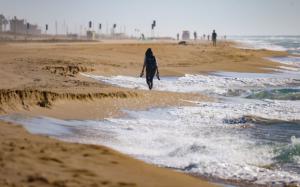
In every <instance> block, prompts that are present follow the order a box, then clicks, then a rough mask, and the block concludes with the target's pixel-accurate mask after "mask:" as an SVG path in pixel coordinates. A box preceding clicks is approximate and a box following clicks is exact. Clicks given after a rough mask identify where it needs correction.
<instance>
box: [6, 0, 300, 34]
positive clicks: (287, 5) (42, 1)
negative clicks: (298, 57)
mask: <svg viewBox="0 0 300 187" xmlns="http://www.w3.org/2000/svg"><path fill="white" fill-rule="evenodd" d="M1 13H2V14H4V15H5V16H8V17H12V16H14V15H16V16H17V17H19V18H25V19H27V20H28V21H29V22H32V23H36V24H39V25H44V24H46V23H48V24H49V27H50V32H52V33H53V32H54V25H55V21H56V20H57V22H58V26H59V32H63V31H64V30H65V29H64V28H63V23H64V22H65V23H66V24H67V25H68V30H69V31H70V32H80V25H82V27H83V28H84V27H87V26H88V21H89V20H91V21H93V22H94V23H96V24H97V25H98V23H102V24H103V27H104V28H103V32H106V25H108V26H109V27H112V24H113V23H116V24H117V25H118V29H120V28H122V29H123V30H124V26H125V25H126V31H127V32H128V33H130V34H134V33H135V32H134V29H135V28H138V29H140V30H141V32H144V33H145V34H147V35H149V33H150V29H151V23H152V20H154V19H155V20H157V27H156V33H157V34H159V35H160V36H165V35H169V36H173V37H175V35H176V33H178V32H181V31H182V30H190V31H191V32H193V31H197V32H198V33H199V34H200V33H201V34H203V33H211V31H212V30H213V29H216V30H217V32H218V33H219V34H227V35H300V21H299V20H300V0H0V14H1ZM120 26H122V27H120ZM42 28H43V29H44V26H43V27H42Z"/></svg>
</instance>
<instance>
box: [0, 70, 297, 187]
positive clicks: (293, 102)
mask: <svg viewBox="0 0 300 187" xmlns="http://www.w3.org/2000/svg"><path fill="white" fill-rule="evenodd" d="M86 76H89V77H92V78H95V79H96V80H100V81H104V82H107V83H110V84H114V85H118V86H123V87H127V88H134V89H147V88H146V85H145V83H144V79H140V78H135V77H126V76H116V77H103V76H95V75H86ZM299 83H300V82H299V80H298V79H297V77H291V76H289V74H285V73H282V72H281V73H278V74H249V73H230V72H227V73H225V72H216V73H214V74H212V75H187V76H185V77H179V78H174V77H173V78H167V79H162V81H159V82H158V81H155V83H154V86H155V88H154V89H156V90H167V91H174V92H197V93H202V94H208V95H214V96H215V97H217V98H218V101H217V102H197V101H191V102H194V103H195V104H196V105H195V106H189V107H171V108H156V109H151V110H147V111H125V112H126V113H127V116H126V117H123V118H108V119H105V120H102V121H93V120H90V121H75V120H69V121H65V120H57V119H52V118H45V117H38V118H27V117H26V116H2V117H1V119H3V120H7V121H12V122H17V123H20V124H23V125H25V127H26V128H27V129H28V130H29V131H30V132H32V133H37V134H44V135H50V136H54V137H56V138H59V139H62V140H65V141H72V142H80V143H91V144H104V145H106V146H109V147H112V148H114V149H116V150H119V151H121V152H123V153H126V154H129V155H132V156H134V157H136V158H139V159H142V160H144V161H146V162H149V163H154V164H157V165H160V166H163V167H170V168H175V169H179V170H182V171H184V172H188V173H194V174H195V173H196V174H199V175H201V176H206V177H208V178H216V179H222V180H235V181H239V182H242V183H245V184H246V183H251V184H263V185H283V184H288V183H299V184H300V139H299V138H300V123H299V122H300V115H299V114H300V101H299V100H298V99H292V98H291V97H290V95H289V94H294V93H296V94H298V93H299ZM278 98H281V99H282V100H278ZM39 124H43V125H42V126H41V125H39Z"/></svg>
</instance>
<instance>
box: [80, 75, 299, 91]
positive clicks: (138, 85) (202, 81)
mask: <svg viewBox="0 0 300 187" xmlns="http://www.w3.org/2000/svg"><path fill="white" fill-rule="evenodd" d="M83 75H84V76H87V77H90V78H93V79H96V80H99V81H103V82H105V83H108V84H112V85H116V86H120V87H125V88H131V89H143V90H147V89H148V88H147V85H146V83H145V79H143V78H139V77H130V76H111V77H105V76H98V75H92V74H83ZM289 84H293V85H295V84H298V85H300V80H299V75H298V74H295V76H294V77H293V76H291V75H290V74H257V73H233V72H229V73H226V72H220V73H215V74H214V75H185V76H184V77H178V78H175V77H174V78H163V77H162V78H161V81H156V80H155V81H154V90H160V91H171V92H184V93H186V92H194V93H195V92H196V93H200V92H201V93H207V94H217V95H226V94H227V93H229V92H231V91H235V90H244V91H245V90H249V89H251V88H256V89H257V88H267V87H278V86H282V85H289Z"/></svg>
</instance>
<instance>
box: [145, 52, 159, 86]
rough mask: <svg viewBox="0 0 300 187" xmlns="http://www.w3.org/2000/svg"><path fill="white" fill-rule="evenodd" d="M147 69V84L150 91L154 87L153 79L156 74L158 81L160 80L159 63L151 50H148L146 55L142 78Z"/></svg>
mask: <svg viewBox="0 0 300 187" xmlns="http://www.w3.org/2000/svg"><path fill="white" fill-rule="evenodd" d="M145 67H146V82H147V84H148V87H149V90H151V89H152V87H153V78H154V76H155V74H156V77H157V79H158V80H160V78H159V72H158V66H157V62H156V59H155V56H154V55H153V52H152V50H151V48H148V49H147V51H146V53H145V60H144V65H143V69H142V72H141V75H140V77H143V75H144V70H145Z"/></svg>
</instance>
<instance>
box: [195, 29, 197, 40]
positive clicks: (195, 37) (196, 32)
mask: <svg viewBox="0 0 300 187" xmlns="http://www.w3.org/2000/svg"><path fill="white" fill-rule="evenodd" d="M194 40H197V32H196V31H195V32H194Z"/></svg>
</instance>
